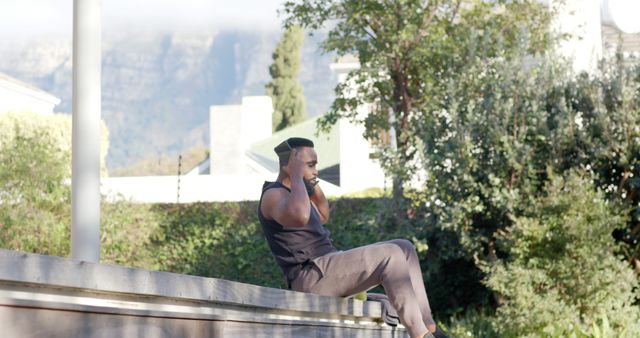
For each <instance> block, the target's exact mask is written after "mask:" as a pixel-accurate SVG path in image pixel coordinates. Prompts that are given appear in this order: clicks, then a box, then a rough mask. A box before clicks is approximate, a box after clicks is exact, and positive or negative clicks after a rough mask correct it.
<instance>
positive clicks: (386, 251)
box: [258, 138, 445, 338]
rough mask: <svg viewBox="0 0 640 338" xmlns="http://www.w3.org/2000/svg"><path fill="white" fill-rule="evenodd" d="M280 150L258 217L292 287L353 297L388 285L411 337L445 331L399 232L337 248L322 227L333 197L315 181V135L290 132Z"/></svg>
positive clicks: (410, 247)
mask: <svg viewBox="0 0 640 338" xmlns="http://www.w3.org/2000/svg"><path fill="white" fill-rule="evenodd" d="M274 150H275V152H276V154H277V155H278V158H279V163H280V172H279V174H278V178H277V179H276V181H275V182H265V184H264V186H263V188H262V197H261V199H260V204H259V205H258V218H259V219H260V223H261V224H262V229H263V231H264V234H265V237H266V238H267V241H268V243H269V247H270V248H271V252H272V253H273V256H274V257H275V259H276V262H277V263H278V265H279V266H280V268H281V269H282V271H283V273H284V275H285V277H286V279H287V281H288V283H289V288H290V289H292V290H295V291H301V292H310V293H315V294H320V295H325V296H334V297H348V296H352V295H355V294H357V293H359V292H362V291H366V290H369V289H371V288H373V287H375V286H377V285H382V286H383V287H384V289H385V292H386V293H387V295H388V296H389V300H390V301H391V304H392V305H393V306H394V307H395V308H396V310H397V312H398V315H399V317H400V321H401V322H402V324H403V325H404V326H405V327H406V328H407V330H408V331H409V334H410V336H411V338H423V337H433V336H434V335H433V334H432V333H435V336H437V337H445V336H444V334H443V333H442V331H440V330H439V329H436V325H435V322H434V321H433V318H432V315H431V308H430V307H429V300H428V299H427V293H426V291H425V288H424V282H423V280H422V272H421V270H420V263H419V261H418V255H417V253H416V250H415V248H414V246H413V244H412V243H411V242H409V241H407V240H404V239H396V240H392V241H388V242H381V243H375V244H371V245H367V246H363V247H359V248H355V249H351V250H347V251H339V250H337V249H336V248H335V247H334V246H333V244H332V242H331V238H330V233H329V230H327V228H325V226H324V224H325V223H326V222H327V221H328V219H329V203H328V202H327V199H326V198H325V196H324V193H323V192H322V189H320V186H319V185H318V184H317V183H318V180H317V179H318V170H317V169H316V165H317V163H318V156H317V154H316V151H315V150H314V148H313V142H312V141H311V140H308V139H304V138H290V139H287V140H286V141H284V142H282V143H281V144H280V145H278V146H277V147H276V148H275V149H274Z"/></svg>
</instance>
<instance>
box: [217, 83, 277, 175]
mask: <svg viewBox="0 0 640 338" xmlns="http://www.w3.org/2000/svg"><path fill="white" fill-rule="evenodd" d="M272 114H273V106H272V103H271V98H270V97H268V96H249V97H244V98H243V99H242V104H241V105H235V106H233V105H226V106H211V108H210V114H209V116H210V117H209V127H210V129H209V130H210V135H209V140H210V154H209V157H210V160H211V167H210V168H211V171H210V174H212V175H230V174H240V173H248V172H251V170H250V168H248V167H247V165H246V163H245V159H244V158H245V152H246V151H247V150H248V149H249V147H250V145H251V144H253V143H255V142H257V141H259V140H262V139H265V138H267V137H269V136H271V128H272V127H271V123H272V122H271V121H272Z"/></svg>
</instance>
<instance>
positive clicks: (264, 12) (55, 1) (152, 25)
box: [0, 0, 284, 39]
mask: <svg viewBox="0 0 640 338" xmlns="http://www.w3.org/2000/svg"><path fill="white" fill-rule="evenodd" d="M282 3H284V0H102V31H103V34H110V33H112V32H114V33H118V32H120V31H122V30H140V29H143V30H147V29H148V30H163V31H164V30H166V31H176V30H203V29H204V30H207V29H211V30H212V29H216V28H222V27H233V28H240V29H253V30H257V29H277V28H278V27H279V26H280V20H279V18H278V15H277V10H278V9H280V8H281V6H282ZM72 21H73V0H0V37H1V38H2V39H11V38H13V39H24V38H26V37H32V36H42V35H69V36H71V24H72Z"/></svg>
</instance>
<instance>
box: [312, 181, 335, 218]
mask: <svg viewBox="0 0 640 338" xmlns="http://www.w3.org/2000/svg"><path fill="white" fill-rule="evenodd" d="M314 189H315V192H314V193H313V195H311V198H310V199H311V202H313V204H314V205H315V206H316V209H318V213H319V214H320V220H321V221H322V223H323V224H324V223H326V222H327V221H328V220H329V215H330V211H329V201H327V198H326V197H325V196H324V192H323V191H322V189H320V184H316V186H315V188H314Z"/></svg>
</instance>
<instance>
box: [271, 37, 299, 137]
mask: <svg viewBox="0 0 640 338" xmlns="http://www.w3.org/2000/svg"><path fill="white" fill-rule="evenodd" d="M303 41H304V30H303V29H302V28H301V27H299V26H293V27H290V28H288V29H287V30H286V31H285V32H284V34H283V36H282V39H281V40H280V42H278V45H277V46H276V50H275V51H274V52H273V63H272V64H271V66H269V73H270V74H271V82H269V83H268V84H267V85H266V89H267V95H269V96H271V98H272V99H273V130H274V131H278V130H281V129H284V128H286V127H289V126H291V125H294V124H296V123H299V122H302V121H304V120H305V119H306V118H307V112H306V110H305V103H304V95H303V93H302V85H301V84H300V82H299V81H298V79H297V76H298V72H299V71H300V49H301V47H302V43H303Z"/></svg>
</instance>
